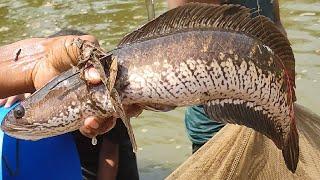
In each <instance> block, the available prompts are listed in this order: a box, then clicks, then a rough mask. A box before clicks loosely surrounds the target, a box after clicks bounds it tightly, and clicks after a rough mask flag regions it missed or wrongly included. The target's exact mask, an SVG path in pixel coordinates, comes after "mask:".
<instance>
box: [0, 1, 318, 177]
mask: <svg viewBox="0 0 320 180" xmlns="http://www.w3.org/2000/svg"><path fill="white" fill-rule="evenodd" d="M144 2H145V1H137V0H135V1H105V0H104V1H93V0H92V1H89V0H87V1H84V0H81V1H69V2H66V1H62V0H53V1H45V0H19V1H11V0H0V45H4V44H8V43H10V42H14V41H17V40H20V39H24V38H29V37H41V36H47V35H50V34H52V33H54V32H56V31H58V30H60V29H61V28H66V27H67V28H75V29H78V30H82V31H85V32H88V33H90V34H93V35H95V36H96V37H97V38H98V39H99V40H100V43H101V45H102V46H103V47H104V48H105V49H111V48H113V47H114V46H115V45H116V44H117V42H118V41H119V39H120V38H121V37H123V35H124V34H126V33H127V32H130V31H131V30H133V29H135V28H136V27H138V26H139V25H141V24H143V23H144V22H146V21H147V10H146V6H145V4H144ZM280 6H281V17H282V21H283V23H284V25H285V28H286V30H287V32H288V36H289V39H290V41H291V43H292V46H293V49H294V52H295V57H296V64H297V66H296V72H297V79H296V80H297V81H296V82H297V94H298V102H299V103H301V104H304V105H305V106H307V107H309V108H311V109H312V110H313V111H314V112H317V113H320V110H319V109H320V95H319V90H320V2H319V1H318V0H282V1H281V2H280ZM155 8H156V15H159V14H160V13H161V12H164V11H165V10H166V9H167V5H166V2H165V1H156V6H155ZM0 68H1V67H0ZM183 113H184V110H183V109H179V110H176V111H172V112H169V113H151V112H144V113H143V114H142V115H141V116H140V117H139V118H137V119H134V120H133V124H134V130H135V132H136V136H137V141H138V145H139V151H138V163H139V170H140V175H141V179H163V177H165V176H166V175H168V174H169V173H170V172H171V171H172V170H174V169H175V168H176V167H177V166H178V165H179V164H181V163H182V162H183V161H184V160H185V159H186V158H187V157H188V156H189V155H190V154H191V153H190V151H191V148H190V143H189V141H188V140H187V137H186V133H185V129H184V123H183Z"/></svg>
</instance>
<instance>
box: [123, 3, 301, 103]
mask: <svg viewBox="0 0 320 180" xmlns="http://www.w3.org/2000/svg"><path fill="white" fill-rule="evenodd" d="M253 15H254V12H252V11H251V10H250V9H248V8H246V7H244V6H240V5H231V4H228V5H227V4H225V5H212V4H203V3H188V4H186V5H184V6H180V7H177V8H175V9H172V10H169V11H167V12H165V13H164V14H162V15H160V16H159V17H157V18H156V19H154V20H152V21H150V22H148V23H146V24H145V25H143V26H142V27H140V28H138V29H137V30H135V31H133V32H132V33H130V34H128V35H126V36H125V37H124V38H123V39H122V40H121V41H120V43H119V45H118V46H124V45H126V44H131V43H135V42H141V41H146V40H149V39H154V38H157V37H162V36H165V35H170V34H173V33H179V32H186V31H193V30H199V29H200V30H213V31H233V32H239V33H243V34H245V35H247V36H250V37H253V38H257V39H259V40H260V41H261V42H262V44H264V45H266V46H268V47H269V48H270V49H271V50H272V51H273V53H274V54H275V55H276V56H278V57H279V58H280V60H281V64H283V66H284V69H285V70H286V72H288V77H289V79H290V82H291V85H292V86H293V87H294V86H295V82H294V76H295V60H294V55H293V52H292V49H291V47H290V42H289V40H288V39H287V37H286V36H285V35H284V34H283V33H282V32H281V31H280V30H279V29H278V27H277V26H276V25H275V24H274V23H273V22H272V21H271V20H270V19H269V18H267V17H265V16H261V15H259V16H256V17H253ZM293 99H294V100H295V96H294V94H293Z"/></svg>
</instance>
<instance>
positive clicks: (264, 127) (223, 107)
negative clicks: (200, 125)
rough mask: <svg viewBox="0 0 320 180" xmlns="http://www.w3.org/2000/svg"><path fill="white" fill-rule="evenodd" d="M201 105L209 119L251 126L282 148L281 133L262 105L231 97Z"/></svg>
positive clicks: (282, 138)
mask: <svg viewBox="0 0 320 180" xmlns="http://www.w3.org/2000/svg"><path fill="white" fill-rule="evenodd" d="M203 107H204V111H205V113H206V114H207V115H208V116H209V117H210V118H211V119H213V120H215V121H220V122H224V123H231V124H238V125H244V126H246V127H249V128H252V129H254V130H256V131H258V132H260V133H262V134H263V135H265V136H267V137H268V138H270V139H271V140H272V141H273V142H274V143H275V144H276V146H277V147H278V148H279V149H282V147H283V142H284V136H283V133H282V132H281V131H279V130H278V128H277V126H276V123H275V122H274V121H272V120H271V119H270V118H269V117H268V114H267V113H266V111H263V109H262V107H259V106H256V105H254V104H253V103H252V102H246V101H242V100H231V99H218V100H214V101H210V102H208V103H207V104H205V105H204V106H203Z"/></svg>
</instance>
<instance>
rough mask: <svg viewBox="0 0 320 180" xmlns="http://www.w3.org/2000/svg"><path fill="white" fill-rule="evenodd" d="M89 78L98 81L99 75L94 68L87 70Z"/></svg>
mask: <svg viewBox="0 0 320 180" xmlns="http://www.w3.org/2000/svg"><path fill="white" fill-rule="evenodd" d="M89 76H90V77H91V78H92V79H100V75H99V73H98V71H97V70H95V69H94V68H90V69H89Z"/></svg>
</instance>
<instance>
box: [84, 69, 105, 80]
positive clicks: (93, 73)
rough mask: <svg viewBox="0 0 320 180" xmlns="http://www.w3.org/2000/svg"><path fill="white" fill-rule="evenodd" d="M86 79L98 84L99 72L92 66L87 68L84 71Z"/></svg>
mask: <svg viewBox="0 0 320 180" xmlns="http://www.w3.org/2000/svg"><path fill="white" fill-rule="evenodd" d="M84 76H85V78H86V80H87V81H88V82H89V83H91V84H98V83H100V82H101V79H100V74H99V73H98V71H97V70H96V69H94V68H89V69H87V70H86V71H85V72H84Z"/></svg>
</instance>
